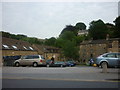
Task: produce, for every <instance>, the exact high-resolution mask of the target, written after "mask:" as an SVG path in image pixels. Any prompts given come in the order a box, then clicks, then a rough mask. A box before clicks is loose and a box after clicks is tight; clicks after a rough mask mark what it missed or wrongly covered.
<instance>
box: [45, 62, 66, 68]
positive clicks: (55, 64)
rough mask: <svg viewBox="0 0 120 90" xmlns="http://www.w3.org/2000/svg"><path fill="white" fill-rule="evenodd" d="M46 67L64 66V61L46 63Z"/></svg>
mask: <svg viewBox="0 0 120 90" xmlns="http://www.w3.org/2000/svg"><path fill="white" fill-rule="evenodd" d="M47 67H66V64H65V62H62V61H57V62H55V63H51V64H47Z"/></svg>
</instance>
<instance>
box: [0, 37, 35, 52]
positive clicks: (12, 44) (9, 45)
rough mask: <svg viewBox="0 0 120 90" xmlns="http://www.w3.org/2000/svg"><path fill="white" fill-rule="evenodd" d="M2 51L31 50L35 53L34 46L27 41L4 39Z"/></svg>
mask: <svg viewBox="0 0 120 90" xmlns="http://www.w3.org/2000/svg"><path fill="white" fill-rule="evenodd" d="M0 49H2V50H25V51H26V50H27V51H28V50H29V51H34V50H35V49H34V48H33V47H32V45H31V44H30V43H28V42H26V41H21V40H16V39H11V38H6V37H2V47H0Z"/></svg>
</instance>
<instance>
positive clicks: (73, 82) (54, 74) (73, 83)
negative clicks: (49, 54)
mask: <svg viewBox="0 0 120 90" xmlns="http://www.w3.org/2000/svg"><path fill="white" fill-rule="evenodd" d="M101 71H102V70H101V68H98V67H85V66H79V67H65V68H61V67H49V68H47V67H36V68H35V67H3V68H2V87H3V88H118V83H119V81H117V79H118V71H119V70H118V69H114V68H110V69H108V72H109V73H101Z"/></svg>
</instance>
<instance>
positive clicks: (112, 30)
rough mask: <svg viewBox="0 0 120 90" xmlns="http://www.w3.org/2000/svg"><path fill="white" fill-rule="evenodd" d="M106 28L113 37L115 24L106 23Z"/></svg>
mask: <svg viewBox="0 0 120 90" xmlns="http://www.w3.org/2000/svg"><path fill="white" fill-rule="evenodd" d="M106 26H107V29H108V34H109V37H110V38H113V37H114V32H115V25H113V24H111V23H106Z"/></svg>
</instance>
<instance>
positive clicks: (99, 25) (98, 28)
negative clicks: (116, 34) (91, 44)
mask: <svg viewBox="0 0 120 90" xmlns="http://www.w3.org/2000/svg"><path fill="white" fill-rule="evenodd" d="M89 34H90V36H91V37H92V38H93V39H94V40H97V39H105V38H106V35H107V34H108V29H107V26H106V25H105V23H104V22H103V21H102V20H97V21H92V22H91V23H90V27H89Z"/></svg>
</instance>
